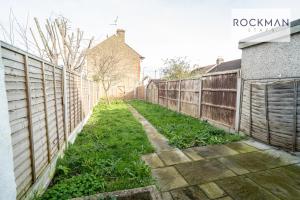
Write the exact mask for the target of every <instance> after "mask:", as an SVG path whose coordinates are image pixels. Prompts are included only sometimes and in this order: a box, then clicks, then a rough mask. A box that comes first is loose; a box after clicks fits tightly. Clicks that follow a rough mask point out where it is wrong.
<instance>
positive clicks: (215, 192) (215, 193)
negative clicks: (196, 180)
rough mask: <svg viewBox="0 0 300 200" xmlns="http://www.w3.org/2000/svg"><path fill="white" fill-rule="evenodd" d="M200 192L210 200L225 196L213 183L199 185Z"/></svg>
mask: <svg viewBox="0 0 300 200" xmlns="http://www.w3.org/2000/svg"><path fill="white" fill-rule="evenodd" d="M199 187H200V188H201V189H202V191H203V192H204V193H205V194H206V195H207V196H208V197H209V198H210V199H217V198H220V197H223V196H225V195H226V193H225V192H224V191H223V190H222V189H221V188H220V187H219V186H218V185H217V184H216V183H214V182H210V183H205V184H202V185H199Z"/></svg>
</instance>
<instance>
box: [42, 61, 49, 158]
mask: <svg viewBox="0 0 300 200" xmlns="http://www.w3.org/2000/svg"><path fill="white" fill-rule="evenodd" d="M42 76H43V96H44V108H45V121H46V137H47V151H48V163H50V162H51V148H50V136H49V122H48V106H47V104H48V99H47V90H46V75H45V63H44V62H42Z"/></svg>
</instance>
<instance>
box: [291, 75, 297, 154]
mask: <svg viewBox="0 0 300 200" xmlns="http://www.w3.org/2000/svg"><path fill="white" fill-rule="evenodd" d="M297 99H298V82H297V81H296V80H294V121H293V129H294V131H293V137H292V138H293V141H292V144H293V151H296V149H297Z"/></svg>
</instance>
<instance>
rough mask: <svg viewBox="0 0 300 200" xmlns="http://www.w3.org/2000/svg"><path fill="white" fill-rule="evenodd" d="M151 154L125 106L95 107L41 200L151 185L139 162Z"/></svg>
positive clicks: (116, 104)
mask: <svg viewBox="0 0 300 200" xmlns="http://www.w3.org/2000/svg"><path fill="white" fill-rule="evenodd" d="M150 152H153V147H152V146H151V145H150V143H149V141H148V139H147V136H146V135H145V132H144V129H143V127H142V125H141V124H140V123H139V122H137V121H136V120H135V118H134V117H133V116H132V114H131V113H130V111H129V110H128V108H127V105H126V104H125V103H123V102H115V103H112V105H110V106H107V105H104V104H99V105H97V106H96V107H95V108H94V111H93V114H92V116H91V118H90V119H89V121H88V123H87V124H86V125H85V126H84V128H83V130H82V132H81V133H80V134H79V135H78V137H77V139H76V141H75V143H74V144H73V145H70V146H69V148H68V149H67V150H66V151H65V156H64V158H63V159H60V160H59V161H58V164H57V170H56V173H55V176H54V179H53V181H52V183H51V185H50V187H49V188H48V189H47V191H46V192H45V193H44V195H43V196H42V197H41V199H68V198H72V197H80V196H85V195H91V194H95V193H99V192H104V191H105V192H108V191H115V190H121V189H129V188H135V187H142V186H147V185H151V184H153V178H152V177H151V171H150V168H148V167H147V166H146V165H145V164H144V162H143V161H142V160H141V159H140V157H141V155H142V154H146V153H150Z"/></svg>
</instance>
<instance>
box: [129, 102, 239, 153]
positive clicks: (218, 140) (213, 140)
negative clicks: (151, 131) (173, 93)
mask: <svg viewBox="0 0 300 200" xmlns="http://www.w3.org/2000/svg"><path fill="white" fill-rule="evenodd" d="M128 103H129V104H130V105H132V106H133V107H134V108H135V109H136V110H137V111H138V112H139V113H140V114H142V115H143V116H144V117H145V118H146V119H147V120H148V121H149V122H150V123H151V124H152V125H153V126H154V127H155V128H156V129H157V130H158V131H159V132H160V133H161V134H163V135H165V136H166V137H167V138H168V139H169V143H170V144H171V145H174V146H176V147H178V148H181V149H183V148H189V147H194V146H204V145H208V144H224V143H228V142H234V141H238V140H241V139H242V136H240V135H237V134H231V133H227V132H225V131H224V130H222V129H219V128H216V127H214V126H212V125H210V124H209V123H208V122H205V121H201V120H199V119H196V118H193V117H190V116H187V115H183V114H180V113H177V112H174V111H171V110H169V109H167V108H164V107H162V106H160V105H157V104H152V103H148V102H145V101H140V100H132V101H128Z"/></svg>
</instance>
